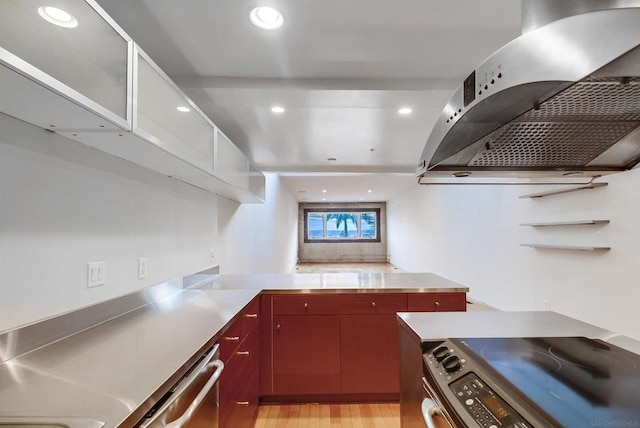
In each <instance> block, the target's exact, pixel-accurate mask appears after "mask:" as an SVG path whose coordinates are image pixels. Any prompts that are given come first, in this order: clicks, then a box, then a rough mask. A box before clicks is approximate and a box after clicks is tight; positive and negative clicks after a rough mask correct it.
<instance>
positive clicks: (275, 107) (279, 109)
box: [271, 106, 284, 113]
mask: <svg viewBox="0 0 640 428" xmlns="http://www.w3.org/2000/svg"><path fill="white" fill-rule="evenodd" d="M271 111H272V112H274V113H284V108H282V107H280V106H273V107H271Z"/></svg>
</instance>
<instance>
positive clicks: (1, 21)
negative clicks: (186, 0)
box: [0, 0, 265, 203]
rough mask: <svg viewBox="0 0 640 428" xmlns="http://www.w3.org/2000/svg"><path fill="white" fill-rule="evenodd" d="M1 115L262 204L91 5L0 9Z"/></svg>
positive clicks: (227, 149)
mask: <svg viewBox="0 0 640 428" xmlns="http://www.w3.org/2000/svg"><path fill="white" fill-rule="evenodd" d="M0 112H2V113H4V114H7V115H10V116H13V117H16V118H18V119H21V120H24V121H25V122H29V123H32V124H34V125H37V126H40V127H42V128H45V129H49V130H52V131H54V132H57V133H59V134H61V135H64V136H67V137H69V138H72V139H74V140H77V141H80V142H82V143H84V144H87V145H90V146H92V147H95V148H97V149H99V150H102V151H105V152H107V153H110V154H112V155H114V156H118V157H120V158H123V159H126V160H129V161H131V162H134V163H136V164H138V165H141V166H144V167H146V168H149V169H152V170H154V171H157V172H160V173H162V174H165V175H168V176H171V177H173V178H176V179H178V180H181V181H184V182H187V183H189V184H192V185H194V186H197V187H200V188H202V189H205V190H208V191H210V192H213V193H216V194H219V195H222V196H225V197H227V198H229V199H233V200H236V201H239V202H254V203H256V202H258V203H259V202H264V184H265V177H264V175H263V174H262V173H260V172H259V171H257V170H255V169H254V168H252V167H251V166H250V164H249V161H248V160H247V158H246V157H245V155H244V154H243V153H242V152H241V151H240V150H239V149H238V148H237V147H236V146H235V145H234V144H233V143H232V142H231V141H230V140H229V139H228V138H227V137H226V136H224V134H222V132H220V130H219V129H218V128H217V127H216V126H215V124H214V123H213V122H212V121H211V119H209V118H208V117H207V116H206V115H205V114H204V113H203V112H202V111H201V110H200V109H199V108H198V106H197V105H196V104H195V103H193V102H192V101H191V100H190V99H189V98H188V97H187V96H186V95H185V94H184V93H183V92H182V90H180V88H179V87H178V86H177V85H176V84H175V83H174V82H173V81H172V80H171V79H170V78H169V77H168V76H167V75H166V74H165V73H164V72H163V71H162V70H161V69H160V68H159V67H158V66H157V65H156V64H155V63H154V62H153V61H152V59H151V58H149V56H147V55H146V54H145V53H144V52H142V51H141V50H140V48H139V47H138V46H137V45H136V44H135V43H134V42H133V40H131V38H130V37H129V36H128V35H127V34H126V33H125V32H124V31H123V30H122V29H121V28H120V27H119V26H118V25H117V24H116V23H115V22H114V21H113V20H112V19H111V18H110V17H109V16H108V15H107V14H106V13H105V12H104V11H103V10H102V9H101V8H100V6H98V4H97V3H96V2H95V1H94V0H55V1H53V2H48V1H44V0H0Z"/></svg>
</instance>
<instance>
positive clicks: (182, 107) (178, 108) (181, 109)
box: [176, 106, 191, 113]
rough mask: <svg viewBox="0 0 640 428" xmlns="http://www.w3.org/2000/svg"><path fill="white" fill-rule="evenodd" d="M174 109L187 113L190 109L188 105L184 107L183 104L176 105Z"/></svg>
mask: <svg viewBox="0 0 640 428" xmlns="http://www.w3.org/2000/svg"><path fill="white" fill-rule="evenodd" d="M176 110H178V111H180V112H182V113H188V112H190V111H191V109H190V108H189V107H185V106H179V107H176Z"/></svg>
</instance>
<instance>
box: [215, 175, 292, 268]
mask: <svg viewBox="0 0 640 428" xmlns="http://www.w3.org/2000/svg"><path fill="white" fill-rule="evenodd" d="M265 177H266V195H265V196H266V197H265V199H266V202H265V203H264V204H238V203H237V202H234V201H231V200H228V199H224V198H220V199H219V209H218V228H219V229H218V230H219V238H220V245H219V247H218V250H217V252H218V260H219V261H220V273H221V274H257V273H289V272H292V271H293V270H294V267H295V265H296V262H297V230H298V227H297V221H298V202H297V201H296V200H295V198H294V197H293V194H292V193H291V191H290V190H289V189H288V188H287V187H286V186H285V185H284V183H283V182H282V180H281V179H280V177H279V176H278V175H277V174H265Z"/></svg>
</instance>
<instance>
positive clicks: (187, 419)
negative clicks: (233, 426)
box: [137, 344, 224, 428]
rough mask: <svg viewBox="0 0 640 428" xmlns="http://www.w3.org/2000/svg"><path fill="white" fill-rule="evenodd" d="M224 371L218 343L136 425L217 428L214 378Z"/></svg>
mask: <svg viewBox="0 0 640 428" xmlns="http://www.w3.org/2000/svg"><path fill="white" fill-rule="evenodd" d="M222 370H224V364H223V363H222V361H220V350H219V345H217V344H216V345H215V346H214V347H213V348H211V350H209V352H207V353H206V354H205V355H204V356H203V357H202V358H200V359H199V360H198V361H197V362H196V363H195V364H194V365H193V367H192V368H191V369H190V370H189V371H188V372H187V374H186V375H185V376H184V377H183V378H182V379H181V380H180V381H179V382H178V383H177V384H176V385H175V386H174V387H173V388H172V389H171V390H170V391H169V392H168V393H167V394H166V395H165V396H164V397H162V399H161V400H160V401H159V402H158V404H157V405H156V407H154V408H153V409H152V410H151V411H149V412H147V414H146V415H145V417H144V418H143V419H142V421H140V423H139V424H138V425H137V426H138V427H140V428H157V427H167V428H182V427H189V428H200V427H203V428H204V427H207V428H217V427H218V379H219V378H220V374H221V373H222Z"/></svg>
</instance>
